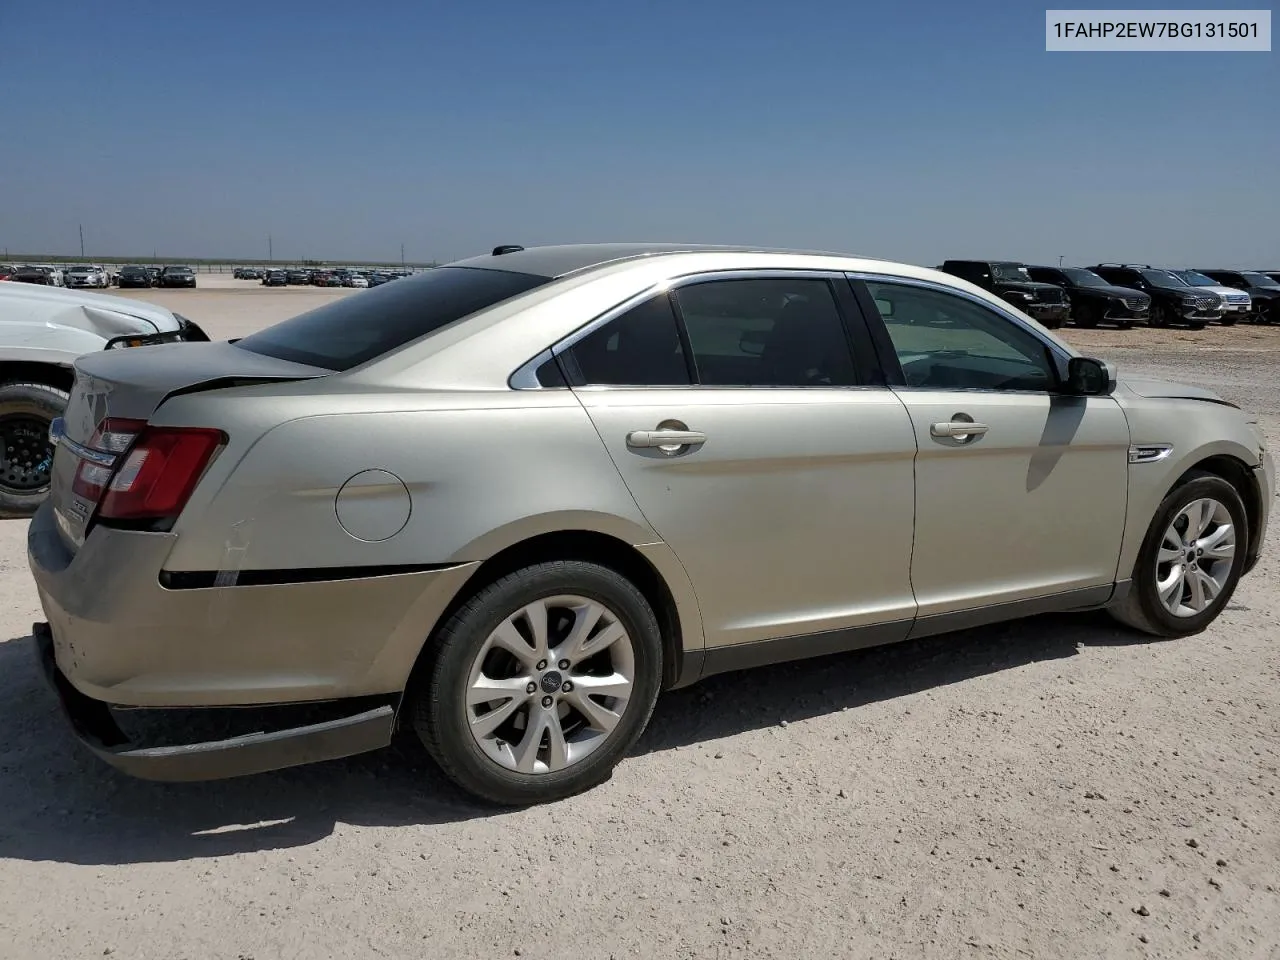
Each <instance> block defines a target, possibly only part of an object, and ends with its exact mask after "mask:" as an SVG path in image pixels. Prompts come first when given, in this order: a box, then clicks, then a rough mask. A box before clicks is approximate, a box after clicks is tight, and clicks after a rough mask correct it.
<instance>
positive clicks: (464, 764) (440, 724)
mask: <svg viewBox="0 0 1280 960" xmlns="http://www.w3.org/2000/svg"><path fill="white" fill-rule="evenodd" d="M433 642H434V643H435V645H436V650H435V656H434V663H433V664H432V665H431V669H430V675H429V681H428V682H427V683H425V684H424V686H423V688H422V689H421V690H419V691H417V692H416V693H414V694H413V696H412V700H411V704H412V706H411V709H412V719H413V726H414V730H415V731H416V732H417V734H418V736H419V738H420V739H421V740H422V742H423V745H424V746H425V747H426V748H427V751H428V752H429V753H430V754H431V756H432V757H433V758H434V759H435V761H436V762H437V763H438V764H439V765H440V767H441V769H442V770H443V771H444V772H445V774H446V775H447V776H448V777H449V778H450V779H451V780H453V781H454V782H455V783H457V784H458V785H459V786H460V787H462V788H463V789H464V790H467V791H468V792H470V793H472V794H474V795H476V796H478V797H481V798H483V799H486V800H490V801H493V802H495V803H500V804H509V805H523V804H533V803H542V802H546V801H549V800H558V799H561V798H563V797H567V796H571V795H573V794H575V793H579V792H581V791H583V790H586V789H588V788H590V787H593V786H596V785H597V784H599V783H602V782H603V781H605V780H607V779H608V778H609V776H610V774H611V773H612V771H613V768H614V767H615V766H616V765H617V764H618V762H619V761H620V760H621V759H622V757H623V756H624V755H625V754H626V752H627V751H628V750H629V749H630V748H631V747H632V745H634V743H635V742H636V740H637V739H639V737H640V734H641V733H643V732H644V728H645V726H646V725H647V724H648V722H649V717H650V716H651V715H652V713H653V708H654V704H655V702H656V701H657V697H658V689H659V686H660V684H661V678H662V641H661V636H660V634H659V630H658V622H657V618H656V617H655V616H654V613H653V610H652V608H651V607H650V606H649V603H648V601H647V600H645V597H644V594H642V593H641V592H640V591H639V590H638V589H637V588H636V587H635V585H634V584H632V583H631V582H630V581H629V580H627V579H626V578H625V577H623V576H621V575H620V574H618V573H617V572H615V571H613V570H610V569H609V568H607V567H602V566H599V565H597V564H593V563H585V562H582V561H556V562H551V563H541V564H536V565H534V566H530V567H526V568H524V569H522V570H518V571H516V572H515V573H512V574H509V575H508V576H506V577H503V578H502V579H501V580H498V581H497V582H495V583H492V584H490V585H489V586H487V587H484V588H483V589H482V590H480V591H479V592H478V593H477V594H476V595H475V596H473V597H472V598H471V599H470V600H468V601H467V603H466V604H464V605H463V606H462V608H461V609H460V610H458V612H457V613H456V614H454V615H453V616H452V617H451V618H450V619H449V621H448V623H446V624H445V626H444V627H443V628H442V629H441V630H440V632H439V633H438V634H437V635H436V636H435V637H434V638H433Z"/></svg>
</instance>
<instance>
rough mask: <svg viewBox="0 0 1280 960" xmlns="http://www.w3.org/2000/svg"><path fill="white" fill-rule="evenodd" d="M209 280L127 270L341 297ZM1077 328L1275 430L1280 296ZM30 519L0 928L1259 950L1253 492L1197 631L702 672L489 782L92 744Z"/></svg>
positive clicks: (650, 952)
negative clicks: (1249, 317) (210, 771)
mask: <svg viewBox="0 0 1280 960" xmlns="http://www.w3.org/2000/svg"><path fill="white" fill-rule="evenodd" d="M219 279H220V278H219ZM203 280H204V278H203V277H202V281H203ZM233 284H235V285H236V286H237V287H239V288H240V289H237V290H236V291H235V292H234V293H233V292H231V291H229V290H223V289H214V288H212V287H213V286H214V284H212V283H211V284H210V289H201V290H197V291H196V292H194V293H191V292H187V291H170V292H160V291H156V292H148V293H146V294H144V296H145V297H146V298H147V299H153V300H157V301H163V302H165V303H167V304H170V305H172V306H173V307H174V308H175V309H177V310H179V311H180V312H182V313H184V314H186V315H187V316H190V317H191V318H192V319H195V320H197V321H198V322H201V323H204V324H206V326H207V327H208V328H209V329H210V331H211V332H212V333H213V334H214V335H215V336H222V337H227V336H234V335H237V334H242V333H245V332H248V331H249V330H252V329H255V328H257V327H259V326H261V325H263V324H264V323H266V322H270V321H272V320H275V319H279V318H281V317H284V316H288V315H290V314H292V313H294V312H296V311H297V310H299V309H303V308H305V307H307V306H310V305H313V304H315V303H318V302H323V301H324V300H327V299H329V298H332V297H334V296H340V295H342V293H341V292H338V291H333V292H328V291H307V290H287V291H280V290H263V289H262V288H260V287H256V286H255V285H254V284H252V283H246V284H236V283H235V282H234V281H228V280H220V285H222V286H231V285H233ZM1068 335H1069V337H1070V338H1071V339H1073V340H1075V341H1076V342H1078V343H1080V344H1081V345H1083V346H1085V347H1087V348H1088V350H1089V351H1090V352H1092V353H1096V354H1099V355H1102V356H1105V357H1110V358H1113V359H1116V360H1117V361H1118V362H1119V363H1120V365H1121V367H1122V369H1142V370H1147V371H1151V372H1153V373H1157V374H1160V375H1165V376H1174V377H1178V378H1182V379H1186V380H1191V381H1195V382H1199V383H1202V384H1206V385H1209V386H1211V387H1214V388H1216V389H1218V390H1219V391H1221V392H1222V393H1223V394H1225V395H1226V396H1228V397H1229V398H1231V399H1234V400H1237V401H1239V402H1242V403H1245V404H1247V405H1248V406H1249V407H1251V408H1252V409H1254V410H1255V411H1257V412H1258V413H1259V414H1261V417H1260V419H1261V420H1262V422H1263V424H1264V426H1265V427H1266V429H1267V430H1268V432H1269V435H1270V437H1271V438H1272V440H1273V442H1276V443H1280V386H1278V385H1277V383H1276V375H1275V374H1276V370H1277V369H1280V364H1278V363H1277V357H1278V356H1280V329H1277V330H1261V329H1257V328H1242V329H1231V330H1226V329H1220V328H1211V329H1209V330H1206V331H1204V332H1203V333H1198V334H1188V333H1178V332H1176V331H1173V332H1171V331H1152V330H1139V331H1133V332H1130V333H1118V332H1114V331H1082V332H1070V333H1069V334H1068ZM24 535H25V524H24V523H21V522H15V521H8V522H6V523H4V524H2V525H0V609H3V610H4V611H5V614H4V615H5V617H6V618H7V619H6V622H5V623H4V624H3V625H2V626H0V637H11V638H12V639H10V640H8V642H0V724H2V725H3V728H4V729H5V730H6V731H7V732H8V736H7V738H6V739H5V741H4V743H3V745H0V798H2V799H3V802H0V861H2V862H3V866H2V867H0V902H2V903H3V904H4V908H3V910H0V957H4V958H22V960H35V958H44V957H49V958H79V957H86V958H87V957H102V956H107V955H110V956H113V957H119V958H179V957H186V958H227V960H244V958H250V957H252V958H254V960H275V958H307V960H310V958H330V957H332V958H344V960H345V958H353V957H409V956H413V957H508V956H522V957H538V958H541V957H548V958H550V957H557V956H561V955H564V954H565V953H566V952H570V951H572V952H573V953H574V955H575V956H580V957H584V958H596V957H599V958H607V957H617V958H621V957H624V956H641V957H714V958H730V957H741V958H772V957H777V958H788V960H793V958H799V957H821V958H828V957H904V958H905V957H939V958H942V957H946V958H954V957H975V958H981V957H1008V958H1014V957H1035V958H1072V960H1075V958H1081V957H1112V956H1115V957H1128V956H1133V957H1144V956H1147V957H1222V958H1231V960H1242V958H1253V957H1258V958H1274V957H1280V818H1278V817H1277V811H1280V801H1277V799H1276V790H1277V788H1278V787H1280V777H1278V776H1277V771H1278V768H1280V699H1278V698H1277V696H1276V692H1275V691H1276V685H1277V680H1280V589H1278V586H1277V574H1278V573H1280V543H1278V542H1277V541H1280V524H1278V525H1275V526H1273V534H1272V537H1271V540H1270V544H1269V547H1270V549H1269V552H1268V553H1267V555H1266V556H1265V558H1264V560H1263V562H1262V564H1261V565H1260V567H1259V568H1258V570H1257V571H1256V572H1255V573H1254V574H1253V575H1252V576H1251V577H1250V578H1248V579H1247V580H1246V581H1245V582H1244V583H1243V585H1242V586H1241V588H1240V590H1239V591H1238V592H1237V594H1236V596H1235V599H1234V601H1233V602H1232V604H1231V605H1230V606H1229V607H1228V609H1227V611H1226V612H1225V613H1224V614H1223V616H1222V617H1221V619H1220V620H1219V621H1218V623H1217V624H1216V625H1215V626H1214V627H1213V628H1212V629H1211V630H1209V631H1207V632H1206V633H1204V634H1202V635H1200V636H1197V637H1193V638H1190V639H1187V640H1181V641H1176V642H1151V641H1149V640H1148V639H1146V638H1143V637H1139V636H1135V635H1133V634H1129V633H1125V632H1122V631H1121V630H1119V629H1117V628H1116V627H1114V626H1113V625H1112V624H1111V623H1110V621H1109V620H1108V619H1107V618H1106V617H1105V616H1100V615H1099V616H1093V615H1090V616H1083V617H1042V618H1037V619H1033V620H1026V621H1021V622H1017V623H1013V624H1008V625H1005V626H1002V627H998V628H995V629H983V630H977V631H970V632H967V633H964V634H957V635H952V636H947V637H939V638H933V639H930V640H927V641H922V642H916V643H909V644H904V645H900V646H897V647H892V648H887V649H883V650H872V651H864V652H860V653H856V654H850V655H844V656H837V657H831V658H826V659H822V660H817V661H810V662H806V663H800V664H793V665H789V666H785V667H782V668H778V669H766V670H759V671H754V672H751V673H745V674H739V675H730V676H723V677H717V678H714V679H713V680H710V681H708V682H707V683H705V684H702V685H700V686H698V687H694V688H692V689H689V690H685V691H679V692H676V693H674V694H671V695H668V696H667V697H665V698H664V699H663V700H662V701H661V703H660V704H659V707H658V712H657V714H656V716H655V718H654V722H653V725H652V727H651V728H650V730H649V732H648V733H647V734H646V736H645V737H644V739H643V741H642V742H641V744H640V746H639V747H638V749H637V750H636V751H635V754H634V755H633V756H632V757H631V758H629V759H628V760H627V761H625V762H624V763H623V764H622V766H621V767H620V768H619V770H618V772H617V774H616V775H615V776H614V778H613V780H612V781H611V782H609V783H608V784H606V785H605V786H603V787H601V788H599V789H597V790H595V791H593V792H592V793H590V794H588V795H585V796H582V797H579V798H577V799H574V800H571V801H567V802H564V803H560V804H556V805H553V806H549V807H544V808H540V809H534V810H528V811H520V812H500V813H494V812H493V811H492V810H489V809H485V808H483V807H479V806H477V805H475V804H473V803H472V802H471V801H469V800H468V799H467V798H465V797H463V796H462V795H460V794H459V793H458V792H456V791H455V790H453V789H452V788H450V787H449V786H448V785H447V784H445V783H444V782H442V779H441V777H440V776H439V775H438V774H437V773H436V772H435V771H434V769H433V768H432V767H431V766H430V764H429V763H428V762H427V761H426V760H424V759H423V758H422V757H421V755H420V754H419V753H418V752H417V751H416V750H415V749H413V747H412V746H411V745H407V746H400V747H394V748H392V749H390V750H388V751H385V752H383V753H381V754H376V755H370V756H365V757H361V758H356V759H353V760H349V761H338V762H334V763H329V764H324V765H320V766H316V767H312V768H307V769H299V770H292V771H286V772H282V773H278V774H269V775H264V776H260V777H256V778H251V779H245V780H239V781H228V782H222V783H214V784H200V785H163V784H150V783H145V782H141V781H134V780H129V779H127V778H125V777H123V776H120V775H117V774H115V773H114V772H112V771H111V770H110V769H108V768H106V767H105V766H103V765H101V764H99V763H97V762H96V761H95V760H94V759H93V758H92V757H90V756H88V755H87V754H86V753H85V752H84V751H82V750H81V749H80V748H78V747H77V745H76V744H75V743H74V742H73V741H72V739H71V737H70V735H69V734H68V732H67V731H66V730H65V729H64V725H63V722H62V721H61V719H60V718H59V716H58V715H57V712H56V710H55V707H54V704H53V700H52V697H51V696H50V695H49V694H48V693H47V692H46V691H45V690H44V689H43V687H42V686H41V684H40V682H39V681H38V679H37V675H36V670H35V668H34V666H33V665H32V663H31V642H30V639H29V637H28V636H27V634H28V632H29V624H30V623H31V621H32V620H33V619H36V618H37V617H38V615H39V610H38V604H37V601H36V597H35V592H34V589H33V588H32V585H31V582H30V578H29V574H28V572H27V569H26V561H25V557H24V555H23V549H22V543H23V538H24Z"/></svg>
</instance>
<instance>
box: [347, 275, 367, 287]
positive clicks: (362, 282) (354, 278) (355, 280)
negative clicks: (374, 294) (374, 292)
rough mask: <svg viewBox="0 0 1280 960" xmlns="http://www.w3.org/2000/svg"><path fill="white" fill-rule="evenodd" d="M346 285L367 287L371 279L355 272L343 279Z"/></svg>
mask: <svg viewBox="0 0 1280 960" xmlns="http://www.w3.org/2000/svg"><path fill="white" fill-rule="evenodd" d="M342 285H343V286H344V287H358V288H362V289H363V288H366V287H368V286H369V280H368V278H367V277H365V276H364V275H363V274H359V273H353V274H351V275H349V276H348V277H347V278H346V279H345V280H343V281H342Z"/></svg>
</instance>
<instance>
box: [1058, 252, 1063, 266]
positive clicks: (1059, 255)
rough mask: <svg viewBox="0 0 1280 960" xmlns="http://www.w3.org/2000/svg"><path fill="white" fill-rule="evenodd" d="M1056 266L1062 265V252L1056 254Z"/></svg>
mask: <svg viewBox="0 0 1280 960" xmlns="http://www.w3.org/2000/svg"><path fill="white" fill-rule="evenodd" d="M1058 266H1062V254H1058Z"/></svg>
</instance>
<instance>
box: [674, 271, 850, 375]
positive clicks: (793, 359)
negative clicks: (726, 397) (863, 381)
mask: <svg viewBox="0 0 1280 960" xmlns="http://www.w3.org/2000/svg"><path fill="white" fill-rule="evenodd" d="M676 299H677V301H678V302H679V304H680V313H681V315H682V316H683V317H684V325H685V330H686V331H687V333H688V335H689V346H690V349H691V350H692V351H693V359H694V364H695V366H696V367H697V372H698V383H700V384H702V385H703V386H708V387H848V386H853V385H854V384H856V383H857V377H856V375H855V373H854V367H853V354H852V353H851V352H850V350H849V341H848V339H847V338H846V336H845V332H844V322H843V320H842V319H841V317H840V310H839V308H838V307H837V306H836V300H835V296H834V295H833V294H832V292H831V286H830V284H828V283H827V281H826V280H814V279H808V278H802V277H797V278H794V279H787V278H779V279H774V278H759V279H755V278H753V279H742V280H709V281H707V282H705V283H696V284H693V285H691V286H687V287H682V288H681V289H680V290H679V291H678V292H677V293H676Z"/></svg>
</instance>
